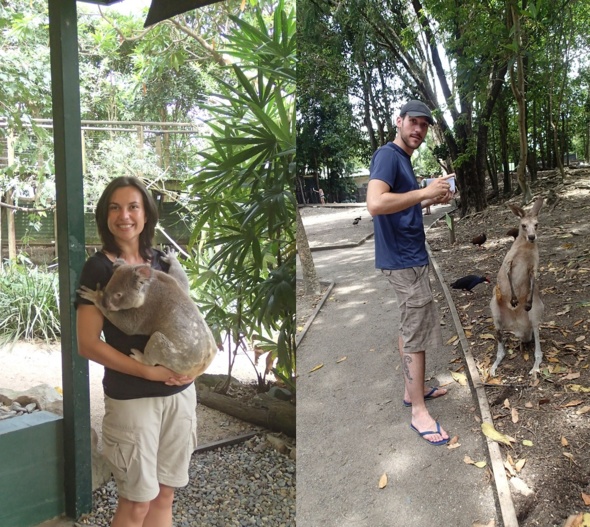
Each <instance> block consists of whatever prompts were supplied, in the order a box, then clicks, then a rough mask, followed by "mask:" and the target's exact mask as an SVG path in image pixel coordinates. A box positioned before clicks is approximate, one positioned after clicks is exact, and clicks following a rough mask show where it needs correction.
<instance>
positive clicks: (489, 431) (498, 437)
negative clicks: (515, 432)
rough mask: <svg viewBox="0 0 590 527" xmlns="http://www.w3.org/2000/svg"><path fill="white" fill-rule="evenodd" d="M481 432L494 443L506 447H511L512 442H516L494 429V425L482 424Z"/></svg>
mask: <svg viewBox="0 0 590 527" xmlns="http://www.w3.org/2000/svg"><path fill="white" fill-rule="evenodd" d="M481 431H482V432H483V433H484V435H485V436H487V437H489V438H490V439H492V440H493V441H497V442H498V443H504V444H505V445H508V446H511V445H510V441H512V442H516V440H515V439H513V438H512V437H510V436H507V435H505V434H502V433H500V432H498V431H497V430H496V429H495V428H494V425H492V424H490V423H482V425H481Z"/></svg>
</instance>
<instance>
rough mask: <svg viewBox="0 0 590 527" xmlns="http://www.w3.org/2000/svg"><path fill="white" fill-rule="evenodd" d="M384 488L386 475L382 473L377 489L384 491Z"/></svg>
mask: <svg viewBox="0 0 590 527" xmlns="http://www.w3.org/2000/svg"><path fill="white" fill-rule="evenodd" d="M385 487H387V474H386V473H385V472H384V473H383V475H382V476H381V477H380V478H379V488H380V489H384V488H385Z"/></svg>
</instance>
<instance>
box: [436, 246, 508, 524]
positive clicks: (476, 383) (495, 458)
mask: <svg viewBox="0 0 590 527" xmlns="http://www.w3.org/2000/svg"><path fill="white" fill-rule="evenodd" d="M426 249H427V251H428V256H429V257H430V261H431V262H432V267H433V269H434V272H435V275H436V278H437V280H438V282H439V284H440V286H441V289H442V290H443V293H444V295H445V300H446V303H447V305H448V307H449V312H450V314H451V317H452V318H453V323H454V325H455V330H456V331H457V335H458V337H459V342H460V344H461V349H462V351H463V356H464V357H465V362H466V363H467V369H468V372H469V378H470V380H471V387H472V389H473V391H474V392H475V395H476V397H477V403H478V406H479V411H480V415H481V418H482V420H483V422H484V423H490V424H491V425H492V426H493V425H494V421H493V419H492V414H491V412H490V405H489V403H488V398H487V396H486V392H485V387H484V385H483V383H482V382H481V379H480V377H479V373H478V371H477V366H476V365H475V360H474V358H473V355H472V353H471V350H470V349H469V342H468V341H467V337H466V336H465V332H464V331H463V326H462V324H461V320H460V319H459V314H458V313H457V308H456V307H455V303H454V302H453V298H452V297H451V293H450V291H449V288H448V287H447V284H446V282H445V280H444V276H443V274H442V270H441V268H440V266H439V265H438V263H437V262H436V260H435V259H434V256H433V254H432V251H431V250H430V246H429V245H428V243H427V244H426ZM486 443H487V446H488V454H489V457H490V462H491V465H492V473H493V475H494V483H495V486H496V493H497V497H498V502H499V505H500V512H501V514H502V522H503V524H504V527H518V519H517V516H516V509H515V507H514V502H513V501H512V494H511V493H510V487H509V485H508V479H507V477H506V471H505V470H504V461H503V460H502V452H501V451H500V446H499V445H498V443H496V442H495V441H493V440H491V439H490V438H489V437H486Z"/></svg>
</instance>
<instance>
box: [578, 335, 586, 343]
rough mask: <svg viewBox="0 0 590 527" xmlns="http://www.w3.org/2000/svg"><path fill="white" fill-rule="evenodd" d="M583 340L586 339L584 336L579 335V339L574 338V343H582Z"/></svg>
mask: <svg viewBox="0 0 590 527" xmlns="http://www.w3.org/2000/svg"><path fill="white" fill-rule="evenodd" d="M585 339H586V335H580V336H579V337H577V338H576V342H582V341H583V340H585Z"/></svg>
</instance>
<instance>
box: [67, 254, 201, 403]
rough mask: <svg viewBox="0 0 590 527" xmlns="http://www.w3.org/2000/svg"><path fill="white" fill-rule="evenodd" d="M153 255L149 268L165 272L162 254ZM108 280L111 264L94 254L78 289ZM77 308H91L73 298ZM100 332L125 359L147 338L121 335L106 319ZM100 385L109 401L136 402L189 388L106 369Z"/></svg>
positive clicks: (89, 302)
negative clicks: (82, 305)
mask: <svg viewBox="0 0 590 527" xmlns="http://www.w3.org/2000/svg"><path fill="white" fill-rule="evenodd" d="M152 252H153V256H152V261H151V265H152V267H153V268H154V269H157V270H159V271H164V272H168V267H169V266H168V264H167V263H166V262H164V261H162V259H161V258H162V256H164V253H162V252H161V251H158V250H156V249H153V250H152ZM111 276H113V262H111V261H110V260H109V259H108V258H107V256H106V255H105V254H104V253H102V252H97V253H96V254H94V255H93V256H91V257H90V258H88V260H87V261H86V263H85V264H84V267H83V268H82V274H81V276H80V285H85V286H86V287H88V288H90V289H93V290H95V289H96V285H97V284H100V288H101V289H104V287H105V286H106V284H107V283H108V281H109V280H110V279H111ZM80 304H90V305H92V302H91V301H90V300H84V299H83V298H81V297H80V295H76V307H77V306H78V305H80ZM81 331H83V329H81ZM102 332H103V335H104V340H105V342H107V343H108V344H110V345H111V346H112V347H113V348H115V349H116V350H118V351H120V352H121V353H124V354H125V355H130V354H131V350H132V349H138V350H140V351H143V350H144V348H145V346H146V344H147V342H148V340H149V336H147V335H127V334H125V333H123V332H122V331H121V330H119V329H118V328H116V327H115V326H114V325H113V324H111V322H110V321H109V320H107V319H106V318H105V319H104V325H103V328H102ZM102 385H103V388H104V393H105V395H107V396H108V397H110V398H112V399H121V400H126V399H139V398H142V397H165V396H168V395H174V394H175V393H179V392H181V391H182V390H184V389H186V388H188V386H190V384H187V385H184V386H168V385H167V384H164V383H163V382H159V381H148V380H147V379H142V378H141V377H135V376H134V375H127V374H126V373H120V372H118V371H115V370H111V369H110V368H106V367H105V372H104V377H103V380H102Z"/></svg>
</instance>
